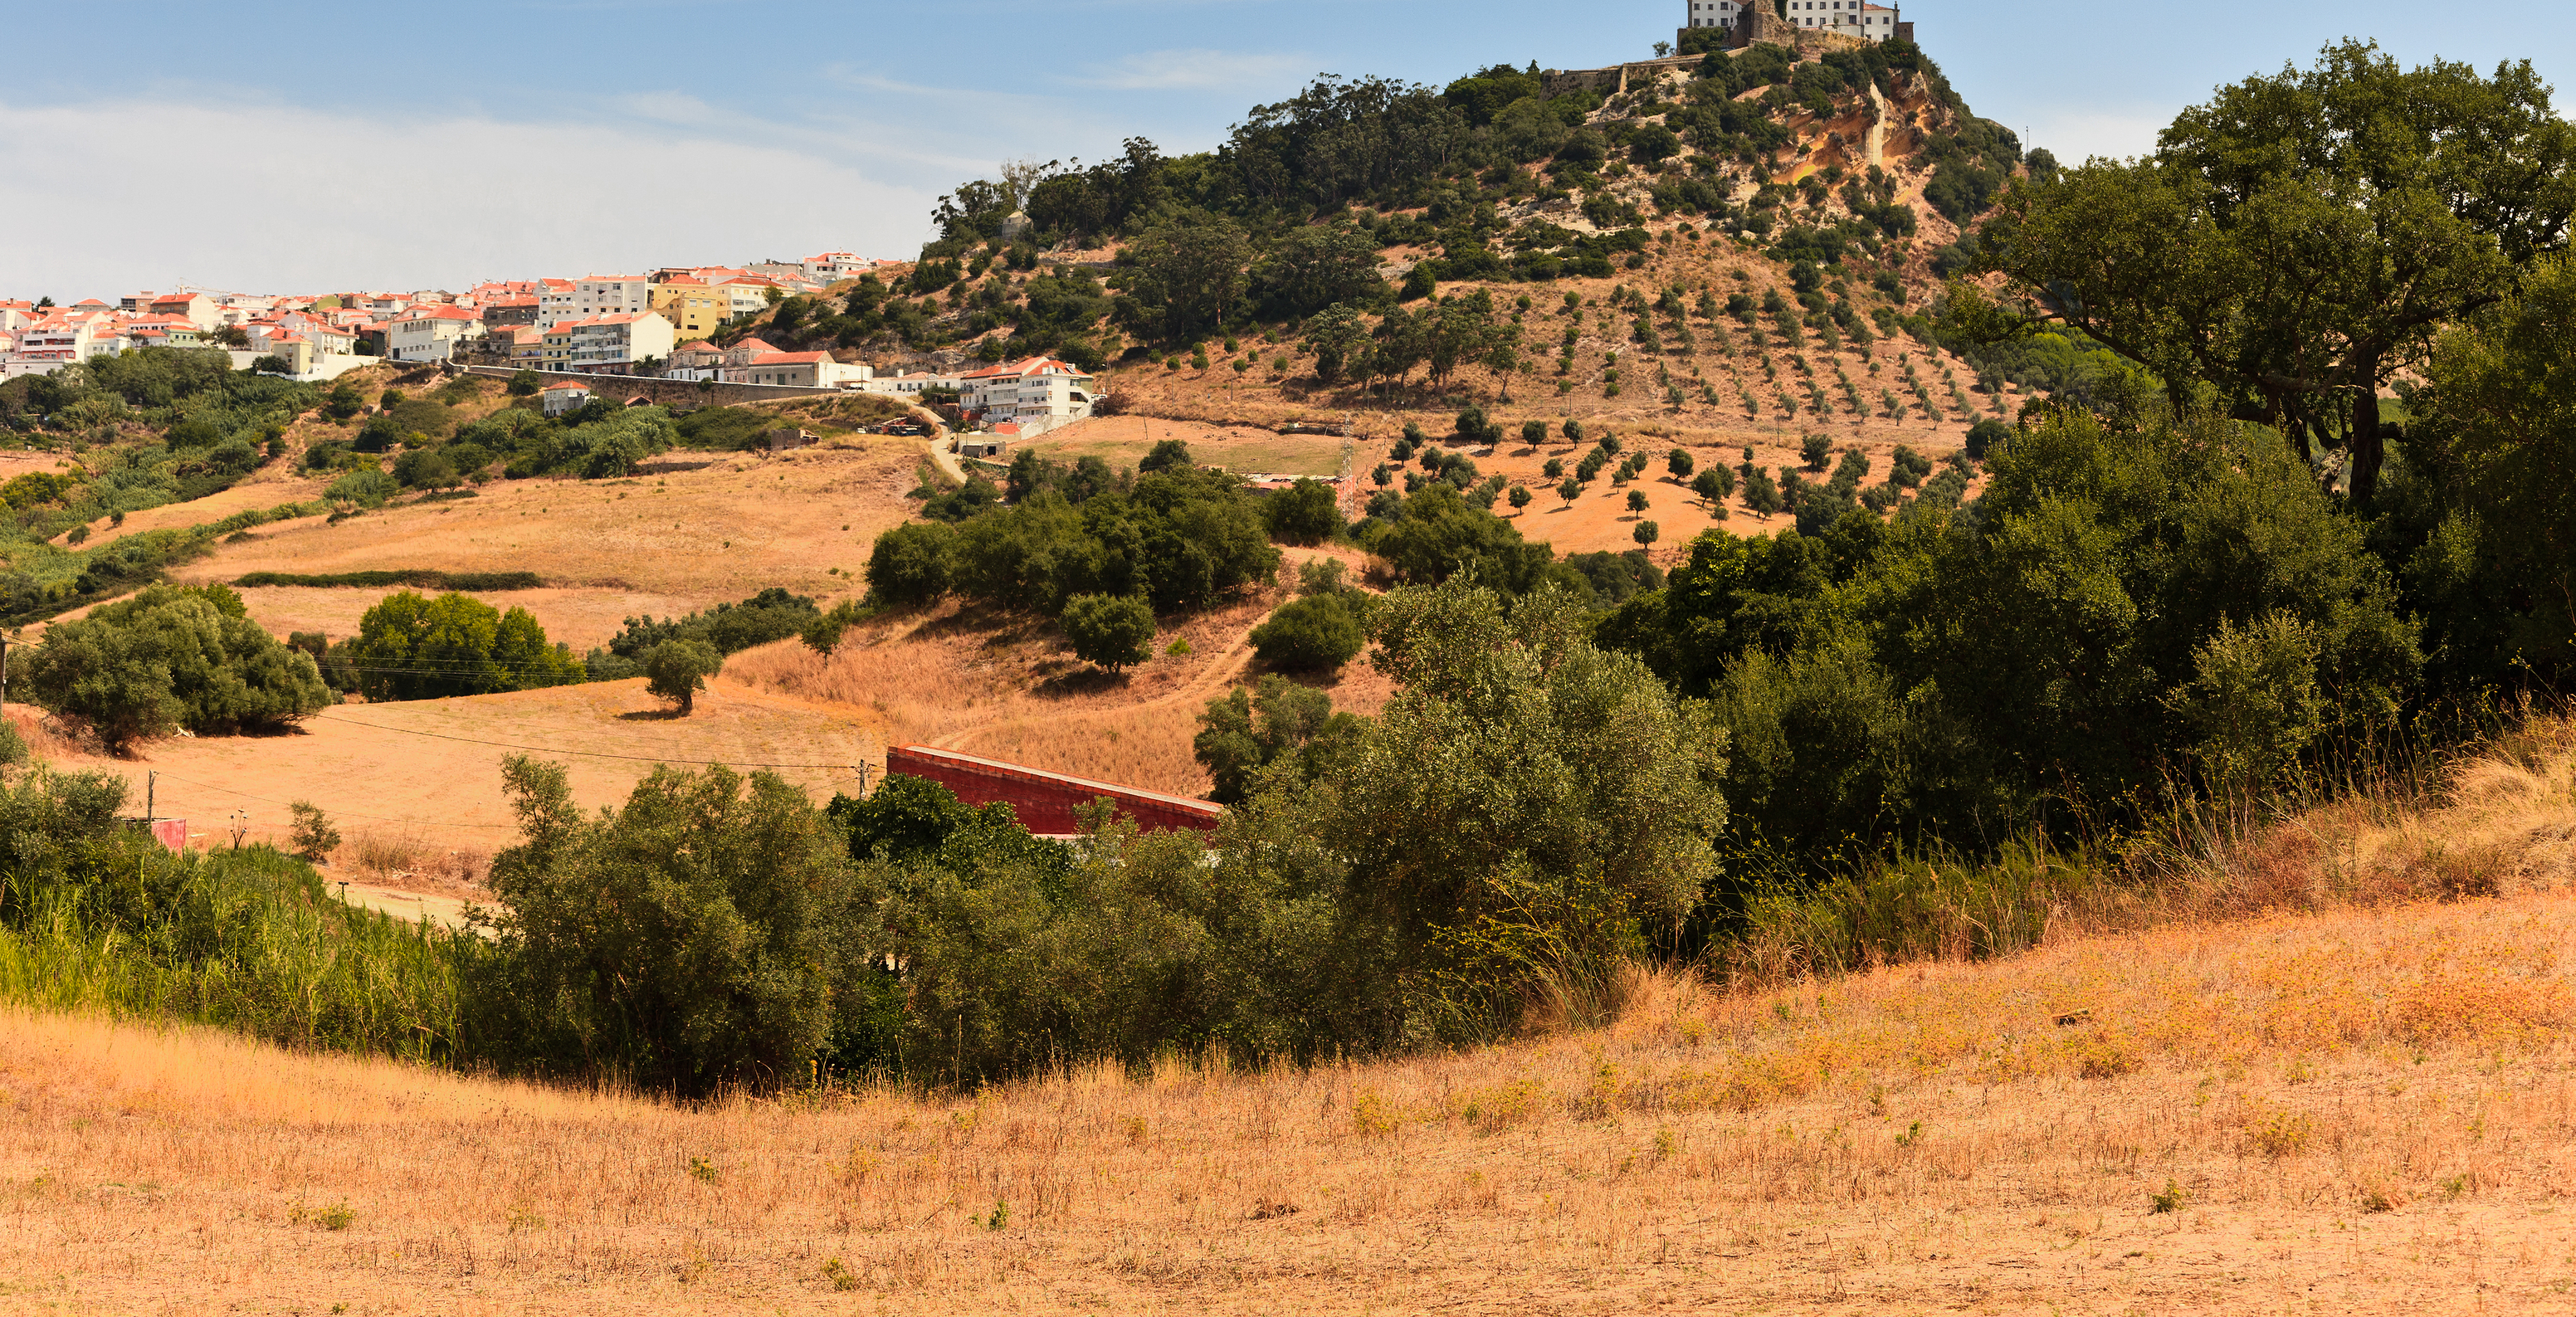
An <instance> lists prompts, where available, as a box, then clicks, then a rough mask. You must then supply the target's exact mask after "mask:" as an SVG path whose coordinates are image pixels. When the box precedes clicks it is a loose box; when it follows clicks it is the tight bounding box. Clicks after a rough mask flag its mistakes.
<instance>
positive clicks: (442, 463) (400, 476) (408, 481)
mask: <svg viewBox="0 0 2576 1317" xmlns="http://www.w3.org/2000/svg"><path fill="white" fill-rule="evenodd" d="M394 482H395V483H396V484H399V485H401V486H402V487H403V488H405V489H453V488H455V487H456V486H458V485H461V484H463V483H465V482H464V481H463V480H462V479H460V478H458V476H457V474H456V467H455V466H454V465H453V464H452V463H450V462H449V461H448V460H447V455H446V454H445V453H444V452H441V451H440V450H438V449H435V448H415V449H412V450H411V451H409V452H406V453H404V454H403V455H402V456H401V457H398V458H395V459H394Z"/></svg>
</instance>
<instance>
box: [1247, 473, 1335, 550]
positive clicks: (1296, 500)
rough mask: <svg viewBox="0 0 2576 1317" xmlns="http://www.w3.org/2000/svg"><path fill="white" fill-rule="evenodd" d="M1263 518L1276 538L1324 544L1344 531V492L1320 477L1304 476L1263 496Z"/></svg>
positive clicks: (1293, 541) (1297, 542) (1271, 535)
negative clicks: (1342, 502)
mask: <svg viewBox="0 0 2576 1317" xmlns="http://www.w3.org/2000/svg"><path fill="white" fill-rule="evenodd" d="M1261 519H1262V520H1263V521H1264V522H1266V523H1268V525H1269V527H1270V538H1272V539H1274V540H1279V541H1283V542H1285V543H1289V544H1321V543H1324V542H1325V541H1327V540H1330V539H1333V538H1335V537H1337V536H1339V535H1340V534H1341V533H1342V507H1341V500H1340V496H1339V495H1337V494H1335V493H1334V492H1333V487H1332V486H1330V485H1327V484H1325V483H1324V482H1322V481H1320V480H1308V479H1300V480H1299V481H1297V483H1296V484H1294V485H1291V486H1290V487H1288V488H1287V489H1284V490H1281V491H1279V492H1278V493H1276V494H1272V495H1271V496H1270V497H1269V498H1267V499H1265V500H1263V502H1262V505H1261Z"/></svg>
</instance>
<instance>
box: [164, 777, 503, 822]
mask: <svg viewBox="0 0 2576 1317" xmlns="http://www.w3.org/2000/svg"><path fill="white" fill-rule="evenodd" d="M154 771H155V772H158V773H160V775H161V776H162V777H166V778H168V779H170V780H171V781H173V782H185V783H187V784H188V785H189V786H192V787H204V788H205V789H206V790H208V791H221V792H223V793H225V794H227V795H234V796H240V797H242V798H243V799H245V800H258V801H264V802H266V803H268V804H271V805H284V806H286V807H287V808H288V809H293V808H295V802H294V801H291V800H279V799H277V798H276V797H274V796H263V795H258V794H256V793H254V792H249V791H243V790H240V789H238V788H235V787H219V786H216V785H215V784H214V783H212V782H199V781H195V780H193V779H190V778H184V777H181V776H179V775H178V774H176V773H171V772H164V771H161V770H158V769H156V770H154ZM339 817H341V818H351V819H365V820H367V821H368V822H370V823H403V824H409V825H410V826H412V827H416V828H498V829H502V830H506V831H515V830H516V829H517V828H518V826H519V825H518V824H516V823H433V822H430V821H429V820H427V819H397V818H388V817H386V816H384V815H382V814H355V813H351V812H350V811H348V810H341V811H340V812H339Z"/></svg>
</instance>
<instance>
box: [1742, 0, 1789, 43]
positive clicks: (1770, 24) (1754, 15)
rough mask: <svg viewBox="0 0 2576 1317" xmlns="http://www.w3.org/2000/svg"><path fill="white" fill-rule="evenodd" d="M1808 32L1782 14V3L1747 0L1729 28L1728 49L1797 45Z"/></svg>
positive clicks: (1769, 0) (1765, 0) (1767, 0)
mask: <svg viewBox="0 0 2576 1317" xmlns="http://www.w3.org/2000/svg"><path fill="white" fill-rule="evenodd" d="M1805 33H1806V29H1804V28H1801V27H1799V26H1798V25H1797V24H1795V23H1792V22H1790V21H1789V20H1788V19H1785V18H1782V17H1780V6H1779V5H1777V4H1775V3H1773V0H1744V7H1743V8H1742V9H1740V10H1737V11H1736V15H1735V26H1733V27H1731V28H1728V29H1727V40H1726V48H1727V49H1729V50H1742V49H1744V48H1745V47H1747V46H1795V45H1797V44H1798V38H1799V37H1801V36H1803V35H1805Z"/></svg>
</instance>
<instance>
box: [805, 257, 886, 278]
mask: <svg viewBox="0 0 2576 1317" xmlns="http://www.w3.org/2000/svg"><path fill="white" fill-rule="evenodd" d="M804 265H805V277H806V278H808V279H812V280H814V281H816V282H818V283H824V284H832V283H838V282H839V281H841V280H843V279H855V278H857V277H859V276H860V275H863V274H866V273H867V272H868V271H870V270H873V269H875V268H876V266H877V263H876V262H875V261H872V260H869V259H867V258H866V257H864V256H860V255H857V254H855V253H852V252H824V253H822V254H820V255H816V256H808V257H806V258H805V261H804Z"/></svg>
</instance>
